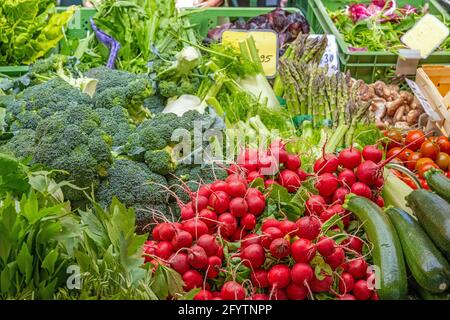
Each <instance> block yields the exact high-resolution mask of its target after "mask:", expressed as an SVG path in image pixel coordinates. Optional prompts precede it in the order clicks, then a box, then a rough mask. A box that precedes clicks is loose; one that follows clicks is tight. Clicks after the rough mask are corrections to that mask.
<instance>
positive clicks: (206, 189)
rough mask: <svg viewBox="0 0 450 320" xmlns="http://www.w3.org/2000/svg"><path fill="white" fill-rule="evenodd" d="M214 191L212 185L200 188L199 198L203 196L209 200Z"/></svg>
mask: <svg viewBox="0 0 450 320" xmlns="http://www.w3.org/2000/svg"><path fill="white" fill-rule="evenodd" d="M212 190H213V189H212V188H211V185H209V184H204V185H201V186H200V188H198V191H197V194H198V195H199V196H203V197H205V198H209V196H210V195H211V193H212Z"/></svg>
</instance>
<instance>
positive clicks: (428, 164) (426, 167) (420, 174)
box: [417, 162, 439, 179]
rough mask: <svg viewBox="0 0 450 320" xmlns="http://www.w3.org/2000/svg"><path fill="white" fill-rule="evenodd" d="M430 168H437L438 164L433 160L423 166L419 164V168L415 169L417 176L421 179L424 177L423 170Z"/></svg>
mask: <svg viewBox="0 0 450 320" xmlns="http://www.w3.org/2000/svg"><path fill="white" fill-rule="evenodd" d="M431 168H436V169H438V168H439V167H438V165H437V164H436V163H434V162H428V163H425V164H424V165H423V166H421V167H420V168H419V169H417V173H418V174H419V177H421V178H422V179H423V178H424V177H425V176H424V174H425V172H427V171H428V170H430V169H431Z"/></svg>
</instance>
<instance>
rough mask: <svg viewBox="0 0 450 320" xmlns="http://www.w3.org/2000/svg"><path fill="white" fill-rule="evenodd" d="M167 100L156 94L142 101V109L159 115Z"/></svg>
mask: <svg viewBox="0 0 450 320" xmlns="http://www.w3.org/2000/svg"><path fill="white" fill-rule="evenodd" d="M166 103H167V99H166V98H165V97H163V96H162V95H161V94H159V93H156V94H155V95H154V96H151V97H148V98H147V99H145V100H144V107H146V108H147V109H148V110H150V112H151V113H153V114H155V113H161V112H162V111H163V110H164V108H165V107H166Z"/></svg>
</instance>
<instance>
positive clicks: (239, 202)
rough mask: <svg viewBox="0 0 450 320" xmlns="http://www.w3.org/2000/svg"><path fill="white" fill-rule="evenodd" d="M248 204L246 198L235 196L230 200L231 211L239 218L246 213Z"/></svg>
mask: <svg viewBox="0 0 450 320" xmlns="http://www.w3.org/2000/svg"><path fill="white" fill-rule="evenodd" d="M247 211H248V205H247V202H246V201H245V199H244V198H234V199H232V200H231V201H230V213H231V214H232V215H233V216H235V217H237V218H239V217H242V216H243V215H244V214H246V213H247Z"/></svg>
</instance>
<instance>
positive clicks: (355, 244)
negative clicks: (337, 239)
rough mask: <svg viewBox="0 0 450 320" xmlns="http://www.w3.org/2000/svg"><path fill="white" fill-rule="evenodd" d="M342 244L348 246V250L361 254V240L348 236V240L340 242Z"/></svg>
mask: <svg viewBox="0 0 450 320" xmlns="http://www.w3.org/2000/svg"><path fill="white" fill-rule="evenodd" d="M342 244H345V245H346V246H348V248H350V249H352V250H354V251H356V252H358V253H361V250H362V247H363V245H364V243H363V242H362V240H361V239H360V238H358V237H355V236H349V238H348V239H345V240H344V241H343V242H342Z"/></svg>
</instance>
